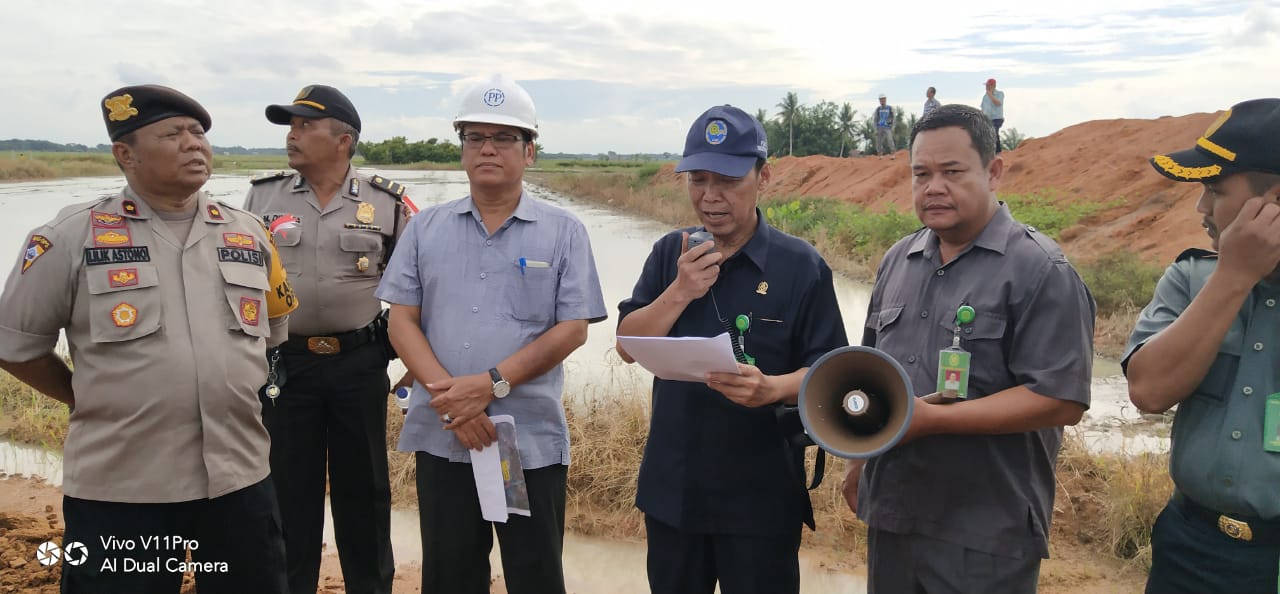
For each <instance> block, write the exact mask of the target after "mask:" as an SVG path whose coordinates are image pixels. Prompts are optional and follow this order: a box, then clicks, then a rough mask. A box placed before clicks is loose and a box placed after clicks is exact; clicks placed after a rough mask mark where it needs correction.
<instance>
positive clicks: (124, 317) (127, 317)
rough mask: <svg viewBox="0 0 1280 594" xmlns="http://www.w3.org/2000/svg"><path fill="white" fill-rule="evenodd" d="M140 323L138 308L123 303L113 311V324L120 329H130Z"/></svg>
mask: <svg viewBox="0 0 1280 594" xmlns="http://www.w3.org/2000/svg"><path fill="white" fill-rule="evenodd" d="M137 321H138V308H136V307H134V306H132V305H129V304H128V303H124V302H121V303H120V304H119V305H117V306H115V308H113V309H112V310H111V322H112V323H114V324H115V325H116V326H117V327H119V328H128V327H129V326H132V325H134V324H135V323H137Z"/></svg>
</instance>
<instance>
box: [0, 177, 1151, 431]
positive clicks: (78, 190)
mask: <svg viewBox="0 0 1280 594" xmlns="http://www.w3.org/2000/svg"><path fill="white" fill-rule="evenodd" d="M380 173H383V174H385V175H387V176H388V177H390V178H392V179H395V180H398V181H400V182H402V183H404V184H405V185H406V186H407V187H408V194H409V195H410V196H411V197H412V198H413V200H414V201H415V202H416V203H417V204H418V205H419V206H421V207H423V208H426V207H428V206H431V205H433V204H438V203H441V202H446V201H449V200H453V199H456V198H460V197H462V196H465V195H466V194H467V181H466V176H465V174H464V173H463V172H461V171H385V172H380ZM123 183H124V182H123V179H122V178H102V177H95V178H71V179H61V180H54V181H41V182H27V183H5V184H0V280H3V276H4V275H7V274H8V273H9V271H10V270H12V266H11V263H12V262H14V261H15V259H16V258H17V256H18V254H19V252H20V251H21V250H22V248H24V247H25V246H26V244H25V242H26V240H27V237H26V233H27V232H28V231H29V230H30V229H31V228H33V227H35V226H36V225H39V224H41V223H43V222H44V221H47V220H49V219H50V218H52V217H53V216H54V215H55V214H56V213H57V212H58V210H60V209H61V208H62V207H64V206H66V205H69V204H75V203H78V202H84V201H88V200H93V199H95V198H97V197H99V196H104V195H108V194H111V193H114V192H116V191H118V190H119V188H120V187H121V186H122V185H123ZM247 188H248V182H247V180H246V177H245V176H239V175H217V176H214V177H213V178H212V179H211V180H210V181H209V183H208V184H207V185H206V186H205V190H206V191H208V192H209V193H210V194H212V195H213V196H214V197H216V198H219V199H221V200H224V201H226V202H228V203H230V204H235V205H238V204H241V203H242V202H243V199H244V194H245V192H246V191H247ZM529 191H530V192H531V193H532V194H533V195H535V196H537V197H538V198H539V199H542V200H546V201H548V202H552V203H555V204H558V205H560V206H564V207H566V208H569V209H570V210H572V211H573V212H574V213H575V214H576V215H577V216H578V217H579V218H580V219H581V220H582V222H583V223H584V224H585V225H586V227H587V230H588V233H589V234H590V236H591V244H592V250H593V252H594V255H595V259H596V265H597V269H598V270H599V273H600V282H601V285H602V287H603V290H604V298H605V304H606V305H607V306H608V307H609V313H610V319H609V320H606V321H604V322H601V323H599V324H595V325H593V326H592V327H591V331H590V333H589V337H588V339H587V344H586V345H585V346H583V347H582V348H580V349H578V350H577V351H576V352H575V353H574V354H573V355H572V356H571V357H570V358H569V360H568V361H566V363H565V366H566V378H567V382H566V383H567V390H566V393H568V394H570V395H575V394H576V395H579V396H578V397H580V398H600V397H608V398H617V397H619V395H620V394H622V395H625V394H632V395H636V396H639V397H642V398H647V397H648V385H649V382H650V380H651V379H652V376H650V375H649V374H648V373H647V372H645V371H644V370H642V369H639V368H638V367H637V366H634V365H623V364H622V363H621V361H620V360H619V359H618V357H617V356H616V354H615V353H614V352H613V341H614V332H613V329H614V327H615V325H616V323H617V320H616V316H617V309H616V306H617V304H618V302H620V301H622V300H623V299H625V298H626V297H627V296H629V295H630V293H631V288H632V286H633V285H634V283H635V280H636V278H638V277H639V275H640V270H641V268H642V267H643V265H644V259H645V257H646V256H647V255H648V253H649V250H650V248H651V247H652V245H653V242H654V241H656V240H657V239H658V238H659V237H661V236H662V234H663V233H665V232H666V231H668V229H669V228H668V227H667V226H665V225H662V224H659V223H655V222H653V221H648V220H643V219H639V218H636V217H632V216H627V215H619V214H616V213H613V212H611V211H608V210H605V209H602V208H598V207H595V206H592V205H589V204H584V203H580V202H574V201H572V200H570V199H569V198H567V197H564V196H562V195H559V194H556V193H554V192H550V191H547V190H544V189H542V188H538V187H533V186H531V187H530V188H529ZM836 296H837V298H838V300H839V303H840V308H841V312H842V314H843V318H844V325H845V329H846V331H847V333H848V335H849V338H850V339H852V340H855V341H856V340H858V339H859V338H860V337H861V336H862V331H861V328H862V321H863V319H864V318H865V317H866V309H867V302H868V300H869V298H870V285H868V284H866V283H860V282H855V281H852V280H849V279H847V278H843V277H837V278H836ZM390 373H391V374H392V376H393V377H394V378H396V379H398V378H399V377H400V374H401V373H403V367H401V366H400V364H399V362H396V363H394V364H393V367H392V369H391V371H390ZM1119 374H1120V368H1119V365H1117V364H1116V363H1115V362H1114V361H1106V360H1102V359H1099V360H1096V361H1095V362H1094V382H1093V407H1092V409H1091V410H1090V411H1089V412H1088V413H1086V416H1085V419H1084V421H1082V422H1081V424H1080V426H1078V427H1075V428H1071V429H1069V430H1068V432H1069V433H1072V434H1075V435H1077V436H1078V437H1079V438H1081V439H1082V440H1083V441H1084V442H1085V443H1086V444H1087V445H1088V446H1089V447H1090V448H1091V449H1094V450H1099V451H1104V450H1105V451H1129V452H1132V451H1150V450H1165V449H1167V448H1168V437H1167V435H1168V423H1167V421H1165V420H1163V419H1160V418H1154V419H1152V418H1144V417H1143V416H1142V415H1140V414H1139V413H1138V412H1137V411H1136V410H1135V409H1134V408H1133V406H1132V405H1131V404H1129V399H1128V394H1127V391H1126V387H1125V383H1124V381H1123V378H1121V377H1120V376H1119Z"/></svg>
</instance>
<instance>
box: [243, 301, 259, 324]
mask: <svg viewBox="0 0 1280 594" xmlns="http://www.w3.org/2000/svg"><path fill="white" fill-rule="evenodd" d="M261 311H262V300H261V299H253V298H250V297H241V298H240V321H241V322H244V323H245V324H248V325H250V326H257V325H258V319H259V313H260V312H261Z"/></svg>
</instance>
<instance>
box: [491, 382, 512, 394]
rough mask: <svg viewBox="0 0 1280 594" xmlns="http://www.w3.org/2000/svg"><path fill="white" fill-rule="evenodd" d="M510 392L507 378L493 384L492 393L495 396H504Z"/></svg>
mask: <svg viewBox="0 0 1280 594" xmlns="http://www.w3.org/2000/svg"><path fill="white" fill-rule="evenodd" d="M510 393H511V384H508V383H507V380H502V381H500V382H495V383H494V384H493V395H494V397H495V398H506V397H507V394H510Z"/></svg>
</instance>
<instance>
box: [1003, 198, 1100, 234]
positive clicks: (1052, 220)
mask: <svg viewBox="0 0 1280 594" xmlns="http://www.w3.org/2000/svg"><path fill="white" fill-rule="evenodd" d="M1000 199H1001V200H1003V201H1004V202H1005V203H1006V204H1008V205H1009V212H1011V213H1013V216H1014V218H1016V219H1018V221H1019V222H1021V223H1023V224H1026V225H1031V226H1032V227H1035V228H1036V229H1038V230H1039V231H1040V232H1041V233H1044V234H1045V235H1048V236H1049V237H1052V238H1053V239H1054V240H1057V239H1058V237H1059V236H1060V235H1061V234H1062V231H1063V230H1065V229H1067V228H1068V227H1071V226H1074V225H1077V224H1079V223H1080V221H1082V220H1084V219H1086V218H1088V217H1089V216H1090V215H1093V214H1094V213H1097V212H1101V211H1104V210H1107V209H1109V208H1112V207H1115V206H1119V205H1120V204H1123V203H1124V201H1123V200H1122V199H1120V200H1115V201H1112V202H1108V203H1097V202H1089V201H1081V200H1072V199H1068V198H1063V197H1061V196H1059V195H1058V193H1057V192H1055V191H1053V190H1043V191H1039V192H1032V193H1030V194H1003V195H1001V196H1000Z"/></svg>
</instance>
